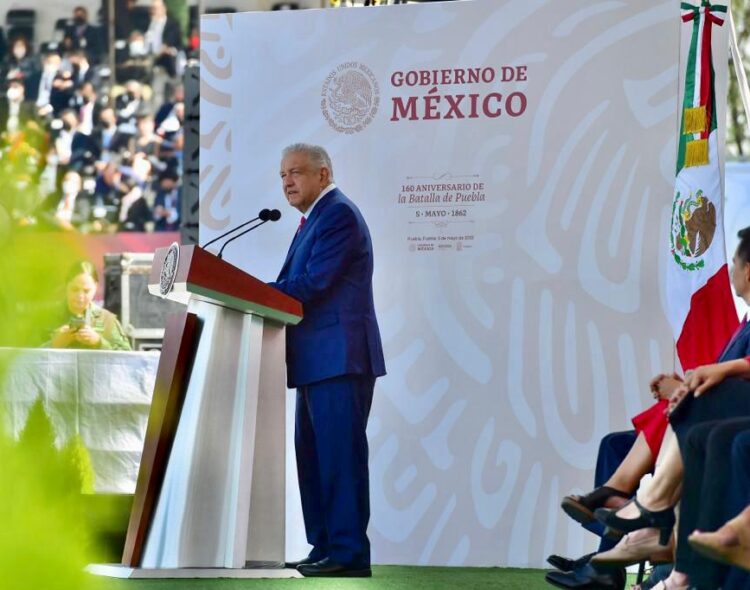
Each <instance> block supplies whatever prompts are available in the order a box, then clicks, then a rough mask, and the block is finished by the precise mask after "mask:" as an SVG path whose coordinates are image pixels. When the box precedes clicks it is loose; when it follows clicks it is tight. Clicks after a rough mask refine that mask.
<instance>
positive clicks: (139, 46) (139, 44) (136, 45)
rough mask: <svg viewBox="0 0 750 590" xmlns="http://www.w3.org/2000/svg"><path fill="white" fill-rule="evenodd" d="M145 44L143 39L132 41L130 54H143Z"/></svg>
mask: <svg viewBox="0 0 750 590" xmlns="http://www.w3.org/2000/svg"><path fill="white" fill-rule="evenodd" d="M145 53H146V45H145V43H144V42H143V41H133V42H132V43H131V44H130V55H145Z"/></svg>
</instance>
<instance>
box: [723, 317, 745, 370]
mask: <svg viewBox="0 0 750 590" xmlns="http://www.w3.org/2000/svg"><path fill="white" fill-rule="evenodd" d="M747 356H750V322H746V323H745V325H744V326H742V328H741V329H740V330H739V331H738V332H737V333H736V334H735V335H734V339H733V340H732V339H730V340H729V341H728V342H727V346H726V347H724V350H723V352H722V353H721V355H720V356H719V360H718V361H717V362H719V363H721V362H724V361H734V360H737V359H741V358H745V357H747Z"/></svg>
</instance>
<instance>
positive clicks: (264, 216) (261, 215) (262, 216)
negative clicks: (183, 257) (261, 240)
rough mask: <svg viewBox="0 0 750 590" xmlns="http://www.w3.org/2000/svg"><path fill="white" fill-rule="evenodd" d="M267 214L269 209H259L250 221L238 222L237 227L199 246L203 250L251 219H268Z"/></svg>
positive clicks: (269, 212) (243, 225)
mask: <svg viewBox="0 0 750 590" xmlns="http://www.w3.org/2000/svg"><path fill="white" fill-rule="evenodd" d="M274 211H278V209H274ZM269 215H271V211H269V210H268V209H261V210H260V212H259V213H258V216H257V217H254V218H253V219H251V220H250V221H246V222H245V223H240V224H239V225H238V226H237V227H233V228H232V229H230V230H229V231H226V232H224V233H223V234H221V235H220V236H218V237H216V238H214V239H213V240H209V241H208V242H206V243H205V244H203V245H202V246H201V248H203V249H204V250H205V249H206V248H207V247H208V246H210V245H211V244H213V243H214V242H217V241H218V240H220V239H221V238H223V237H225V236H228V235H229V234H231V233H234V232H236V231H237V230H238V229H241V228H243V227H245V226H246V225H247V224H248V223H252V222H253V221H258V220H259V219H260V220H261V221H266V220H267V219H268V216H269ZM279 217H281V213H279ZM240 235H241V234H240Z"/></svg>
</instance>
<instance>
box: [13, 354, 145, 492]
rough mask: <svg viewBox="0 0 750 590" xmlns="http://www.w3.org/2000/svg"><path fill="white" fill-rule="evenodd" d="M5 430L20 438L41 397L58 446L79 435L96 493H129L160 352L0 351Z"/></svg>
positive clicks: (132, 486)
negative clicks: (5, 367) (87, 454)
mask: <svg viewBox="0 0 750 590" xmlns="http://www.w3.org/2000/svg"><path fill="white" fill-rule="evenodd" d="M8 360H10V361H11V364H10V368H9V370H8V373H7V375H6V378H5V382H4V383H3V384H2V390H3V393H4V397H3V402H4V405H5V410H6V411H5V424H6V427H7V429H8V431H9V432H10V433H11V434H12V435H13V436H14V437H16V438H17V437H18V436H19V435H20V433H21V431H22V430H23V427H24V426H25V424H26V419H27V417H28V413H29V409H30V408H31V406H32V405H33V403H34V402H35V401H36V400H37V398H39V397H41V398H42V400H43V402H44V407H45V409H46V410H47V414H48V415H49V417H50V419H51V421H52V425H53V427H54V430H55V434H56V435H57V440H56V443H57V444H58V446H62V445H64V444H65V443H66V442H67V441H68V440H69V439H70V437H72V436H74V435H76V434H80V435H81V438H82V440H83V443H84V445H85V446H86V448H87V449H88V450H89V452H90V454H91V461H92V463H93V466H94V473H95V476H96V479H95V483H94V489H95V491H96V492H100V493H101V492H106V493H122V494H132V493H134V491H135V482H136V479H137V477H138V466H139V464H140V460H141V453H142V452H143V441H144V438H145V434H146V423H147V421H148V414H149V409H150V407H151V395H152V393H153V389H154V379H155V378H156V369H157V365H158V362H159V353H158V352H114V351H91V350H58V349H9V348H0V363H2V364H3V365H4V364H5V362H6V361H8Z"/></svg>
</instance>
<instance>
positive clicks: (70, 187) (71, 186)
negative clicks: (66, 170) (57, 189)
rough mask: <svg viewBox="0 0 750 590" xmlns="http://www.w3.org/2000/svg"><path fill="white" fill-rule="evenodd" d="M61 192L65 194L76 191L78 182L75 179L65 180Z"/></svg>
mask: <svg viewBox="0 0 750 590" xmlns="http://www.w3.org/2000/svg"><path fill="white" fill-rule="evenodd" d="M62 190H63V193H64V194H66V195H72V194H73V193H77V192H78V183H77V182H76V181H75V180H66V181H65V182H63V185H62Z"/></svg>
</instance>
